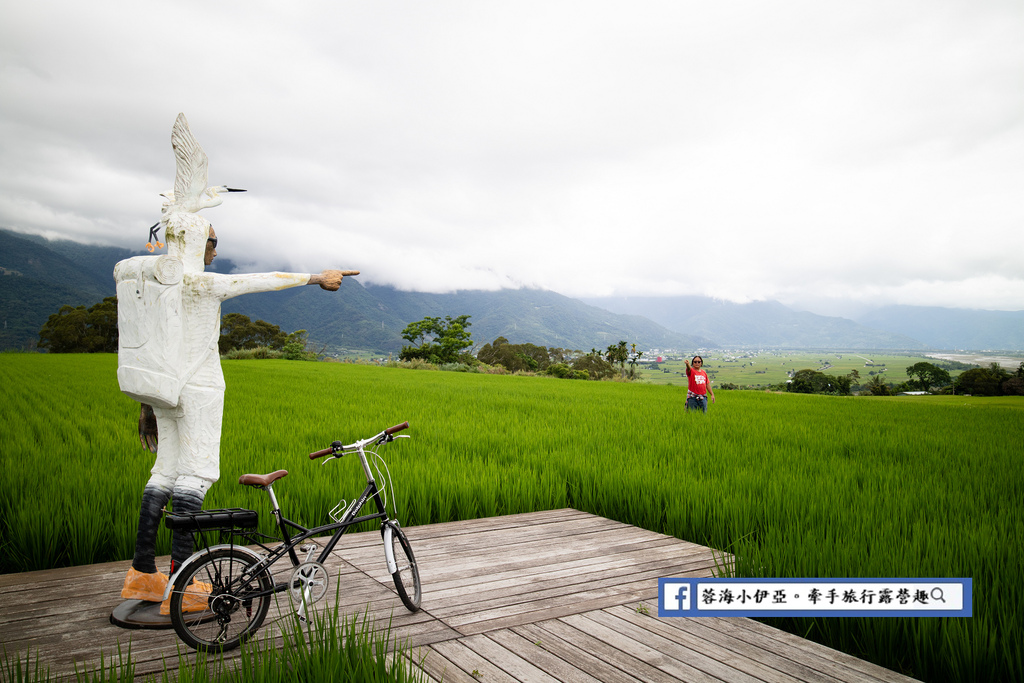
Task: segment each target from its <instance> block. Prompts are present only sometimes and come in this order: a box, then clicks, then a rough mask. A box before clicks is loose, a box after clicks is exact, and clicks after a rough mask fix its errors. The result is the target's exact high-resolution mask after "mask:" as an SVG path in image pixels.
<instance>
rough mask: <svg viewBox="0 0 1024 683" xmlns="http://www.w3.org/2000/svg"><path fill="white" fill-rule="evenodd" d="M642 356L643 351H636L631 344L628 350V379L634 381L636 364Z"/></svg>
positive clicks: (634, 345) (634, 346)
mask: <svg viewBox="0 0 1024 683" xmlns="http://www.w3.org/2000/svg"><path fill="white" fill-rule="evenodd" d="M643 355H644V352H643V351H637V350H636V344H633V345H632V346H631V347H630V350H629V357H628V359H629V378H630V379H636V363H637V361H638V360H640V358H641V357H642V356H643Z"/></svg>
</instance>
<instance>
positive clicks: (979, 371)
mask: <svg viewBox="0 0 1024 683" xmlns="http://www.w3.org/2000/svg"><path fill="white" fill-rule="evenodd" d="M1008 379H1010V373H1008V372H1007V371H1006V370H1003V369H1002V368H1001V367H999V364H998V363H992V365H990V366H989V367H987V368H974V369H972V370H968V371H967V372H964V373H961V375H960V376H959V377H957V378H956V384H955V389H956V393H958V394H972V395H974V396H1001V395H1002V393H1003V383H1004V382H1006V381H1007V380H1008ZM1012 386H1013V385H1011V388H1012Z"/></svg>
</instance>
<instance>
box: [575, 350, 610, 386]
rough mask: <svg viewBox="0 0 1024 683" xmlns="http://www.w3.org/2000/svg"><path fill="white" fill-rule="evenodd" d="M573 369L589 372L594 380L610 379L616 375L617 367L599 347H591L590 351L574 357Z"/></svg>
mask: <svg viewBox="0 0 1024 683" xmlns="http://www.w3.org/2000/svg"><path fill="white" fill-rule="evenodd" d="M572 369H573V370H578V371H582V372H585V373H587V375H589V376H590V379H592V380H597V379H608V378H609V377H613V376H614V375H615V367H614V366H613V365H612V364H611V363H609V362H608V361H606V360H605V359H604V356H603V355H602V354H601V352H600V351H598V350H597V349H591V350H590V353H588V354H585V355H582V356H579V357H577V358H575V359H573V361H572Z"/></svg>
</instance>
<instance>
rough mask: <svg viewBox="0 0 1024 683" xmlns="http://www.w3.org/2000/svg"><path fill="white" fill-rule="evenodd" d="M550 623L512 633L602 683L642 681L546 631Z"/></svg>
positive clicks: (633, 682) (518, 627)
mask: <svg viewBox="0 0 1024 683" xmlns="http://www.w3.org/2000/svg"><path fill="white" fill-rule="evenodd" d="M549 623H551V622H540V623H539V624H524V625H522V626H516V627H514V628H512V629H511V631H512V632H513V633H517V634H519V635H521V636H522V637H523V638H524V639H526V640H528V641H530V642H532V643H533V644H534V645H536V646H537V647H539V648H542V649H544V650H545V651H547V652H550V653H552V654H554V655H556V656H557V657H559V658H560V659H562V660H564V661H565V662H566V664H567V665H569V666H571V667H573V668H575V669H577V670H578V671H581V672H583V673H584V674H586V675H588V676H590V677H592V678H594V679H596V680H599V681H601V682H602V683H636V681H638V680H640V679H638V678H636V677H635V676H631V675H630V674H628V673H626V672H625V671H623V670H621V669H619V668H617V667H615V666H614V665H612V664H609V663H608V662H606V661H605V660H603V659H601V658H599V657H596V656H594V655H592V654H590V652H589V651H588V650H587V649H586V648H585V647H580V646H579V645H577V644H576V643H574V642H570V641H569V640H566V639H564V638H562V637H560V636H558V635H555V633H554V632H552V631H551V630H545V628H544V626H545V625H547V624H549ZM555 623H557V622H555Z"/></svg>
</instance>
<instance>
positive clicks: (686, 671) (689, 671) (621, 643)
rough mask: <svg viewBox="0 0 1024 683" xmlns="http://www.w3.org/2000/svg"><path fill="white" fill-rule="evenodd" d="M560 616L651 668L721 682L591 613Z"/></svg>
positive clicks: (701, 682)
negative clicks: (621, 631)
mask: <svg viewBox="0 0 1024 683" xmlns="http://www.w3.org/2000/svg"><path fill="white" fill-rule="evenodd" d="M561 620H562V621H563V622H565V623H566V624H569V625H570V626H572V627H574V628H576V629H577V630H579V631H582V632H583V633H586V634H588V635H590V636H592V637H594V638H596V639H598V640H600V641H603V642H604V643H607V644H608V646H609V647H612V648H614V649H616V650H619V651H621V652H624V653H626V654H628V655H630V656H631V657H634V658H635V659H637V660H639V661H641V662H643V663H645V664H647V665H648V666H650V667H652V668H655V669H658V670H660V671H664V672H665V673H667V674H669V675H670V676H672V677H674V678H676V679H680V680H686V681H698V682H699V683H713V682H714V683H718V682H719V681H720V680H721V679H718V678H715V677H714V676H709V675H708V674H706V673H704V672H703V671H701V670H700V669H696V668H694V667H692V666H690V665H689V664H687V663H686V662H683V661H680V660H677V659H674V658H672V657H670V656H668V655H666V654H665V653H664V652H661V651H659V650H656V649H655V648H653V647H651V646H649V645H647V644H646V642H644V640H634V639H633V638H630V637H627V636H625V635H623V634H621V633H619V632H617V631H615V630H614V629H611V628H609V627H607V626H605V625H604V624H601V623H599V622H597V621H595V620H593V619H591V618H589V615H584V614H573V615H569V616H566V617H562V619H561ZM726 680H728V679H726Z"/></svg>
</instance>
